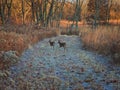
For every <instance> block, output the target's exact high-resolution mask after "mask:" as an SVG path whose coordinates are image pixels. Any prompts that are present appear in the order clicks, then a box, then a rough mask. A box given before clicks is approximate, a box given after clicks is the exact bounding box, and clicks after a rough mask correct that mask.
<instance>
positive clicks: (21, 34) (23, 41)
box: [0, 21, 120, 63]
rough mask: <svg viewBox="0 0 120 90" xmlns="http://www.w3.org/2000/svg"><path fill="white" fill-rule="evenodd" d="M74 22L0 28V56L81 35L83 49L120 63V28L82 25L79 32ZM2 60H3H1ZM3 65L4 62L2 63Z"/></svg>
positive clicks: (19, 53) (20, 52) (18, 53)
mask: <svg viewBox="0 0 120 90" xmlns="http://www.w3.org/2000/svg"><path fill="white" fill-rule="evenodd" d="M71 24H72V22H68V21H61V25H60V26H61V27H60V28H59V29H57V28H45V27H39V26H37V25H5V26H4V27H2V26H1V27H0V54H1V53H2V51H4V52H6V51H10V50H12V51H16V52H17V55H18V56H20V55H21V54H22V52H23V51H24V50H25V49H27V48H29V46H31V45H33V44H35V43H37V42H38V41H40V40H42V39H44V38H49V37H53V36H57V35H60V34H67V35H71V34H74V35H80V38H81V40H82V42H83V48H86V49H88V50H93V51H96V52H98V53H102V54H103V55H109V56H111V58H112V59H113V61H115V62H120V27H118V26H108V27H106V26H99V27H98V28H97V29H96V30H93V29H92V28H91V27H90V26H89V25H81V24H82V23H79V30H78V31H75V29H71V28H70V27H68V26H70V25H71ZM0 59H2V58H0ZM0 63H2V62H0Z"/></svg>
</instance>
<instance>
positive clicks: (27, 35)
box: [0, 25, 57, 69]
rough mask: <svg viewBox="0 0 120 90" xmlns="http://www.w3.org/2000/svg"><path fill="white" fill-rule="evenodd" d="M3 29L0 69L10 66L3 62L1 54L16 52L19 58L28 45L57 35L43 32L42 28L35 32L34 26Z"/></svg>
mask: <svg viewBox="0 0 120 90" xmlns="http://www.w3.org/2000/svg"><path fill="white" fill-rule="evenodd" d="M3 29H4V30H0V69H3V68H4V69H5V68H6V66H5V65H8V64H10V63H9V62H4V60H3V59H4V58H3V57H2V56H3V52H8V51H16V52H18V54H17V56H19V55H21V54H22V52H23V51H24V50H25V49H26V48H28V47H29V46H30V45H33V44H35V43H36V42H38V41H40V40H42V39H44V38H49V37H52V36H56V35H57V33H56V31H55V30H51V29H48V30H44V28H41V29H39V30H37V29H36V26H32V27H30V26H22V25H21V26H18V25H17V26H12V25H10V26H6V27H5V28H3ZM8 29H9V31H8Z"/></svg>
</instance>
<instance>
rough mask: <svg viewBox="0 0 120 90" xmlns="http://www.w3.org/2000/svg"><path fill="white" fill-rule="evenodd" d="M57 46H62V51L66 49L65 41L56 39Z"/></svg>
mask: <svg viewBox="0 0 120 90" xmlns="http://www.w3.org/2000/svg"><path fill="white" fill-rule="evenodd" d="M58 44H59V47H60V48H61V47H63V48H64V51H65V50H66V42H65V41H63V40H58Z"/></svg>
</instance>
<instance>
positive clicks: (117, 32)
mask: <svg viewBox="0 0 120 90" xmlns="http://www.w3.org/2000/svg"><path fill="white" fill-rule="evenodd" d="M80 36H81V40H82V42H83V46H84V47H85V48H87V49H91V50H94V51H97V52H99V53H102V54H104V55H110V56H111V57H112V58H113V59H114V60H115V61H119V60H120V27H118V26H114V27H113V26H109V27H105V26H100V27H98V28H97V29H95V30H93V29H91V28H90V27H82V29H81V30H80ZM119 62H120V61H119Z"/></svg>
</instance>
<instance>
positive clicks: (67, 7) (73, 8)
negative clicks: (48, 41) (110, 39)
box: [0, 0, 120, 27]
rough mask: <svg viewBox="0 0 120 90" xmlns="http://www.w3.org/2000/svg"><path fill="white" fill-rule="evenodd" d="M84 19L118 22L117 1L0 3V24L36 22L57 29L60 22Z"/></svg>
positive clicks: (5, 0)
mask: <svg viewBox="0 0 120 90" xmlns="http://www.w3.org/2000/svg"><path fill="white" fill-rule="evenodd" d="M61 19H66V20H71V21H73V22H76V25H77V23H78V21H80V20H85V21H87V22H90V23H91V22H92V23H94V24H95V25H97V24H98V23H100V22H101V21H102V22H105V23H108V22H109V20H110V19H120V2H119V1H115V0H73V1H72V2H70V1H68V0H0V23H1V24H6V23H17V24H26V23H36V24H39V25H41V26H54V24H55V26H56V27H59V24H60V20H61Z"/></svg>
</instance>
